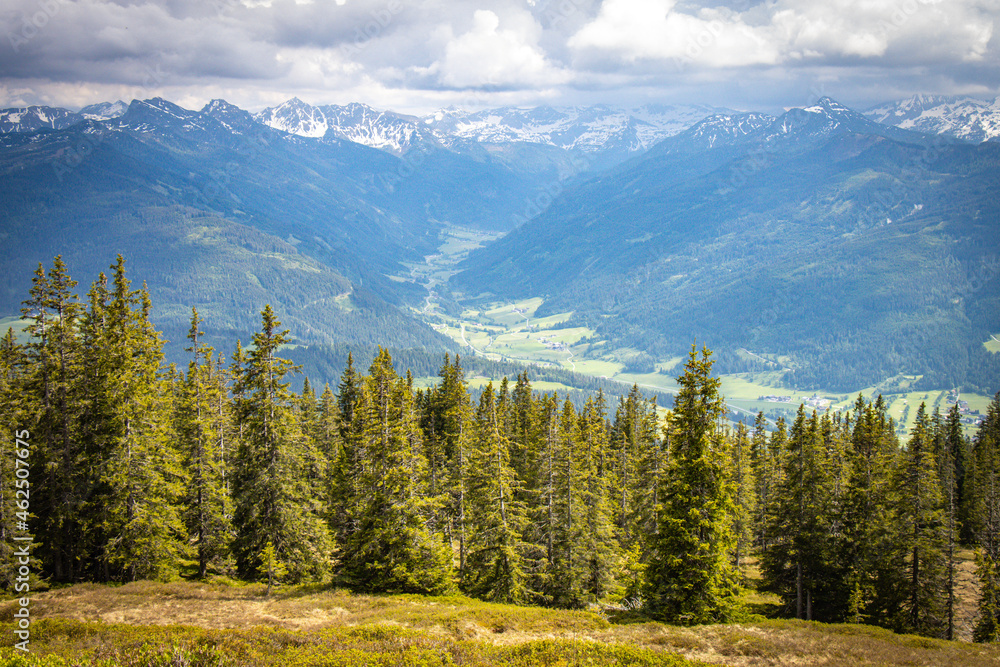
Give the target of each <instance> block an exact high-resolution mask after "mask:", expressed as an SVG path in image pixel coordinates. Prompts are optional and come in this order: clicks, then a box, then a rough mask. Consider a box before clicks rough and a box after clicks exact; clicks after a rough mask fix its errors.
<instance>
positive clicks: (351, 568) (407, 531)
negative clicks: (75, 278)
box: [344, 348, 452, 593]
mask: <svg viewBox="0 0 1000 667" xmlns="http://www.w3.org/2000/svg"><path fill="white" fill-rule="evenodd" d="M414 401H415V398H414V396H413V392H412V390H411V388H410V386H409V384H408V383H407V382H406V381H404V380H402V379H401V378H399V376H398V375H397V374H396V371H395V369H394V368H393V365H392V358H391V357H390V355H389V353H388V352H387V351H385V350H383V349H381V348H379V353H378V356H376V358H375V360H374V361H373V362H372V366H371V368H370V369H369V375H368V376H367V377H365V378H364V381H363V383H362V384H361V387H360V391H359V393H358V398H357V402H356V403H355V405H354V416H353V419H352V421H351V433H350V434H349V436H348V439H349V440H350V441H351V443H352V444H351V447H353V448H355V449H356V455H355V457H354V461H355V465H356V467H355V469H354V470H353V471H352V475H353V477H354V479H355V480H356V482H355V484H356V489H357V495H356V496H355V499H356V502H358V503H359V507H358V508H357V509H356V519H355V521H356V528H355V530H354V531H353V532H352V533H351V534H350V535H349V536H348V539H347V542H346V544H345V548H344V554H345V556H344V576H345V577H346V579H347V581H348V582H349V583H350V584H351V585H352V586H354V587H357V588H360V589H363V590H367V591H379V592H406V593H443V592H447V591H449V590H451V588H452V580H451V577H452V572H451V553H450V551H449V549H448V547H447V545H446V544H445V543H444V542H443V541H442V539H441V538H440V536H438V535H435V534H434V533H433V532H432V531H431V529H430V527H429V526H428V517H429V516H431V515H433V514H434V512H435V509H436V508H435V507H434V504H433V502H429V501H428V498H427V495H426V484H427V459H426V457H425V455H424V451H423V442H422V440H421V438H420V430H419V423H418V419H417V414H416V409H415V405H414Z"/></svg>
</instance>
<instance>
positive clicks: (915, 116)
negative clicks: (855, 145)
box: [864, 95, 1000, 143]
mask: <svg viewBox="0 0 1000 667" xmlns="http://www.w3.org/2000/svg"><path fill="white" fill-rule="evenodd" d="M864 113H865V116H867V117H868V118H870V119H872V120H874V121H876V122H879V123H883V124H885V125H893V126H895V127H899V128H903V129H907V130H916V131H918V132H926V133H928V134H944V135H947V136H951V137H956V138H958V139H964V140H966V141H972V142H975V143H981V142H983V141H991V140H992V141H996V140H1000V97H998V98H995V99H993V100H992V101H990V100H980V99H975V98H972V97H945V96H940V95H914V96H913V97H910V98H908V99H905V100H898V101H895V102H886V103H885V104H881V105H879V106H877V107H873V108H871V109H868V110H867V111H865V112H864Z"/></svg>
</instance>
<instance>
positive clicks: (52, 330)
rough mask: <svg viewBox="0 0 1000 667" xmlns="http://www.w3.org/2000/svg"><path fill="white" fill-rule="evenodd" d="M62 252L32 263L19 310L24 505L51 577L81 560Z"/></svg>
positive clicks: (74, 311) (71, 305)
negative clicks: (48, 264) (31, 476)
mask: <svg viewBox="0 0 1000 667" xmlns="http://www.w3.org/2000/svg"><path fill="white" fill-rule="evenodd" d="M76 284H77V283H76V281H75V280H73V279H72V278H70V276H69V274H68V272H67V270H66V265H65V264H64V263H63V261H62V257H60V256H57V257H56V258H55V259H54V260H53V262H52V268H51V269H49V271H48V274H46V272H45V271H44V269H43V268H42V265H41V264H39V266H38V269H37V270H36V271H35V276H34V278H33V280H32V286H31V290H30V293H29V294H30V296H29V298H28V300H26V301H25V302H24V307H23V308H22V309H21V315H22V319H25V320H27V321H28V322H29V324H28V326H27V328H26V331H27V332H28V333H29V334H30V335H31V338H30V340H29V342H28V343H27V345H26V348H25V354H26V357H27V361H28V368H29V369H30V374H29V375H28V376H27V377H26V378H25V384H24V389H25V391H26V393H27V395H29V396H31V397H32V400H31V401H30V407H31V408H32V412H33V413H34V414H33V419H32V425H31V430H32V431H33V433H34V436H35V443H34V446H33V447H32V458H33V466H32V468H33V470H37V471H38V474H36V484H34V492H35V493H34V494H33V495H34V497H33V499H32V507H33V508H34V512H35V514H36V516H37V517H38V526H37V529H36V533H37V535H38V538H39V541H40V547H39V549H38V554H39V556H40V557H41V559H42V562H43V566H44V567H45V569H46V571H47V572H50V573H51V575H52V577H53V578H54V579H55V580H56V581H63V582H67V581H73V580H74V579H75V578H76V576H77V571H76V570H77V567H78V561H79V560H80V559H81V558H82V557H83V554H82V553H80V551H79V547H80V545H81V544H82V535H81V526H80V524H79V516H80V512H79V510H80V504H81V502H82V500H83V499H82V498H81V497H80V495H79V490H80V488H81V486H82V485H81V484H80V475H81V472H82V471H81V469H80V465H81V461H80V458H81V452H80V449H79V444H78V443H79V439H78V421H79V414H80V392H81V391H84V388H83V386H82V384H81V382H80V375H81V366H80V364H81V358H82V348H81V345H80V338H79V332H78V329H79V325H80V317H81V315H82V310H83V309H82V307H81V305H80V303H79V300H78V297H77V295H76V294H74V293H73V289H74V288H75V287H76Z"/></svg>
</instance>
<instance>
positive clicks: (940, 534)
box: [0, 257, 1000, 660]
mask: <svg viewBox="0 0 1000 667" xmlns="http://www.w3.org/2000/svg"><path fill="white" fill-rule="evenodd" d="M75 285H76V283H75V282H74V281H73V280H72V279H71V278H70V277H69V276H68V274H67V273H66V270H65V266H64V265H63V264H62V262H61V260H60V259H59V258H56V260H55V261H54V263H53V267H52V268H51V269H50V270H48V271H47V272H46V271H45V270H44V269H43V268H39V270H38V271H37V272H36V273H35V276H34V278H33V281H32V288H31V289H30V290H29V298H28V299H27V300H26V301H25V309H24V319H25V321H26V322H27V328H26V331H27V333H28V334H29V336H30V338H29V340H28V342H27V343H26V344H25V345H23V346H22V345H18V344H17V343H16V341H15V339H14V336H13V332H12V331H10V332H8V334H7V335H6V336H5V337H4V338H3V341H2V344H0V399H2V400H0V407H2V409H3V414H2V415H0V416H2V417H3V418H4V419H5V420H7V421H9V422H10V423H16V424H19V425H22V427H23V430H24V431H25V432H30V435H26V436H24V437H23V438H22V439H23V440H25V441H26V442H27V443H28V445H27V449H28V450H29V451H30V456H31V467H30V468H31V472H30V473H29V475H30V483H31V486H32V489H33V490H36V493H34V494H32V504H31V511H32V514H33V516H34V517H36V518H32V519H31V520H30V525H31V526H32V528H33V532H34V535H35V539H36V540H37V542H38V548H37V549H36V550H35V551H34V554H35V556H36V557H37V558H38V562H37V563H35V564H34V571H35V572H36V573H37V574H38V575H39V576H40V577H41V578H43V579H45V580H47V581H48V582H50V583H52V584H55V585H63V584H71V583H74V582H78V581H81V580H82V581H95V582H109V583H110V582H119V583H120V582H135V581H137V580H140V579H157V580H162V581H168V580H171V579H174V578H177V577H178V576H181V574H182V573H183V574H185V575H186V576H189V577H193V578H201V579H203V580H204V579H206V578H208V577H211V576H220V575H221V576H225V577H233V576H238V577H240V578H241V579H243V580H245V581H258V580H264V581H266V587H265V591H266V592H265V595H269V594H271V593H272V592H274V591H277V592H281V591H282V590H289V589H287V586H288V585H289V584H295V583H318V584H320V585H322V586H326V585H329V584H333V585H338V586H344V587H347V588H350V589H351V590H353V591H356V592H359V593H375V592H379V593H409V594H418V595H423V594H432V595H442V594H445V595H447V594H453V593H455V592H456V591H460V592H462V593H464V594H467V595H472V596H475V597H478V598H481V599H483V600H485V601H491V602H517V603H522V604H537V605H541V606H545V607H557V608H566V609H577V610H585V609H594V610H598V609H603V610H605V612H606V613H607V614H609V615H610V614H611V613H612V611H613V612H614V615H615V618H617V619H618V620H621V621H624V620H628V619H632V620H638V619H642V620H647V619H649V618H655V619H661V620H668V621H670V622H673V623H679V624H704V623H711V622H717V621H737V620H749V619H751V618H752V617H751V616H750V615H749V610H750V609H757V610H760V611H766V610H767V609H768V605H773V607H772V608H771V611H772V612H774V613H776V614H778V615H787V616H794V617H796V618H798V619H802V620H818V621H824V622H830V623H839V622H845V621H846V622H850V623H855V624H873V625H879V626H882V627H884V628H887V629H891V630H894V631H897V632H901V633H906V632H917V633H920V634H922V635H925V636H927V637H933V638H954V637H965V638H967V637H968V635H967V628H968V624H967V623H964V622H963V623H960V622H959V621H958V620H957V619H959V618H960V614H959V609H960V605H961V604H963V603H961V601H960V599H959V598H960V596H962V595H971V596H972V597H974V598H975V599H976V600H978V604H979V615H978V620H977V624H976V630H975V633H974V637H975V638H976V639H979V640H992V639H993V638H994V637H995V628H996V627H998V626H1000V620H998V615H997V611H996V610H997V608H998V605H997V604H996V600H997V599H998V598H1000V594H998V593H997V590H996V589H997V586H996V582H997V581H1000V574H997V569H996V566H995V563H997V562H1000V552H998V551H997V545H998V544H1000V521H997V519H996V517H998V516H1000V494H998V493H997V492H996V484H995V480H996V478H997V471H998V461H1000V453H998V452H1000V436H998V429H1000V395H998V397H997V398H995V399H994V401H993V402H992V403H991V404H990V405H989V409H988V411H987V414H986V416H985V421H984V423H983V424H982V426H981V427H980V428H979V429H978V431H977V433H976V435H975V437H974V438H973V439H971V440H970V439H968V438H966V437H965V436H964V435H963V434H962V424H961V413H960V411H959V407H958V405H957V404H955V405H952V406H951V407H950V409H949V410H948V411H947V413H945V412H944V411H943V410H942V409H940V408H928V407H927V406H926V405H924V404H921V405H920V407H919V408H918V409H917V410H916V417H915V423H916V427H915V428H914V430H913V432H912V433H911V434H910V436H909V438H908V439H907V440H906V441H905V443H903V444H902V446H901V443H900V440H899V438H898V435H897V432H896V429H895V428H894V422H893V420H892V419H891V417H890V416H889V415H888V408H887V403H886V402H885V401H884V400H883V398H882V397H881V396H879V397H878V398H876V399H875V400H874V401H869V400H867V399H866V398H865V397H863V396H860V395H859V396H857V397H856V399H855V402H854V404H853V406H852V408H851V409H850V410H849V411H846V412H844V413H834V412H830V411H827V412H823V413H819V412H817V411H811V412H809V411H807V410H806V409H805V407H804V406H800V407H799V409H798V411H797V413H796V417H795V420H794V423H792V424H791V425H790V426H789V425H787V424H786V423H785V421H784V420H781V419H779V420H778V423H777V425H776V426H777V427H776V430H774V431H773V432H772V433H769V432H768V430H767V428H766V421H765V418H764V415H763V414H762V413H758V414H757V415H756V418H755V421H754V429H753V433H752V434H751V433H750V431H749V429H748V428H747V427H745V426H744V425H742V424H739V425H737V427H736V430H735V431H734V430H732V429H731V428H730V427H729V426H728V425H727V424H726V422H725V420H724V419H723V416H724V414H725V408H724V403H723V401H722V397H721V394H720V381H719V380H718V379H717V378H715V377H713V375H712V373H711V371H712V361H711V353H710V352H709V351H708V350H707V348H703V350H702V353H701V356H700V357H699V356H698V355H697V354H696V353H695V350H694V348H692V352H691V354H690V356H689V358H688V360H687V362H686V364H685V365H684V370H683V373H682V374H681V375H680V376H679V377H678V378H677V379H676V385H677V386H678V387H679V390H678V393H677V396H676V398H675V401H674V405H673V407H672V409H671V410H668V411H666V412H665V413H663V412H662V410H661V407H660V406H659V405H658V403H657V400H656V398H652V399H647V398H645V397H644V396H643V395H642V393H641V391H640V390H639V388H638V386H633V387H632V389H631V390H630V391H628V392H627V394H626V395H622V396H620V397H619V398H618V400H617V401H616V402H615V403H612V404H611V405H610V406H609V405H608V403H607V398H606V396H605V395H604V394H603V392H601V391H597V392H596V395H594V394H592V395H590V396H589V397H588V398H587V399H586V401H585V402H584V403H583V405H576V404H574V402H573V401H570V400H568V398H567V397H566V396H559V395H558V394H556V393H539V392H537V391H535V389H534V388H533V386H532V383H531V380H530V378H529V376H528V374H527V373H526V372H521V373H519V374H518V375H517V377H516V380H515V381H514V382H513V383H512V382H510V381H509V379H508V378H506V377H505V378H504V379H503V380H502V381H501V382H500V383H499V384H498V385H496V386H495V385H493V384H492V383H487V385H486V386H485V387H484V388H483V389H482V391H481V392H480V394H479V396H478V400H475V401H473V399H472V396H471V395H470V392H469V384H468V383H467V381H466V379H465V372H464V369H463V367H462V366H461V364H460V361H459V359H457V358H456V359H454V360H453V359H452V358H451V357H450V356H449V355H445V356H444V359H443V363H442V365H441V367H440V370H439V374H438V375H439V378H440V381H439V382H438V383H436V384H434V385H431V386H430V387H428V388H425V389H418V388H416V387H415V386H414V383H413V377H412V374H410V373H407V374H406V375H400V374H399V373H397V371H396V368H395V365H394V361H393V359H392V357H391V354H390V353H389V352H388V351H387V350H384V349H379V351H378V353H377V354H376V356H375V358H374V360H373V361H372V363H371V365H370V366H369V367H368V369H367V372H366V373H362V372H359V371H358V370H356V369H355V367H354V359H353V356H351V355H350V354H349V355H348V358H347V364H346V368H345V369H344V370H343V372H342V373H341V379H340V382H339V383H338V385H337V392H336V394H335V393H334V391H333V390H332V389H331V388H330V387H329V386H326V387H324V389H323V391H322V392H321V393H320V394H319V395H318V396H317V392H316V390H315V389H313V386H312V385H311V384H310V383H309V382H308V381H305V382H303V385H302V389H301V391H299V392H297V393H293V392H292V391H291V390H290V388H289V380H288V378H289V377H290V375H291V374H292V373H293V372H294V371H295V369H294V367H293V364H292V362H290V361H289V360H286V359H284V358H282V356H281V350H282V347H283V345H284V344H285V343H286V342H287V340H288V335H289V332H288V331H287V330H285V329H283V328H282V327H281V324H280V322H279V321H278V320H277V316H276V314H275V313H274V311H273V309H272V308H270V306H266V307H265V308H264V309H263V312H262V313H261V323H260V330H259V331H258V332H256V333H254V334H253V336H252V338H251V342H252V345H251V346H250V347H249V348H247V349H246V350H244V349H243V348H242V347H241V346H239V345H238V346H237V348H236V350H235V351H234V352H233V354H232V358H231V361H230V363H229V365H228V367H227V366H225V365H224V364H223V363H222V361H221V359H219V358H217V357H216V356H215V354H214V350H212V349H211V348H209V347H208V346H206V345H205V344H204V342H203V340H202V335H201V329H200V317H199V315H198V313H197V312H196V311H194V312H192V317H191V324H190V330H189V334H188V340H189V342H190V345H189V347H188V348H187V351H188V353H189V354H190V362H189V364H188V368H187V372H186V373H183V372H180V371H179V370H178V369H177V368H176V366H168V365H166V364H165V363H164V361H163V356H162V346H163V343H162V340H161V338H160V334H159V333H158V332H157V331H156V330H155V329H154V328H153V327H152V325H151V323H150V321H149V314H150V312H151V309H152V303H151V301H150V298H149V296H148V293H147V292H146V291H145V290H144V289H140V290H133V289H131V284H130V281H129V279H128V278H127V277H126V275H125V267H124V261H123V260H122V258H121V257H119V258H118V261H117V262H116V263H115V265H113V266H112V277H111V279H110V280H109V279H107V278H106V277H104V276H103V275H101V276H100V277H99V278H98V280H97V281H95V282H94V283H93V285H92V286H91V288H90V291H89V292H88V298H87V302H86V303H85V304H83V303H80V302H79V300H78V298H77V297H76V295H75V294H74V287H75ZM489 363H495V362H489ZM0 475H2V476H3V483H4V485H5V486H7V487H8V488H9V487H10V486H13V485H14V483H15V479H16V475H15V472H14V470H13V467H12V466H11V465H10V462H9V461H8V463H7V464H6V465H5V466H3V467H0ZM229 507H231V508H232V510H231V511H230V510H229V509H228V508H229ZM24 515H25V512H24V510H23V509H20V510H19V509H18V506H17V504H16V503H15V500H14V498H13V497H11V496H10V495H9V494H8V495H6V496H4V497H2V498H0V532H2V533H4V534H10V533H16V532H17V531H19V530H20V531H22V532H23V530H24V528H23V526H21V527H20V528H18V522H22V521H26V520H27V519H25V518H23V517H24ZM5 548H7V549H9V545H8V546H6V547H5ZM967 549H972V550H975V552H976V557H977V558H978V571H977V579H978V584H977V586H978V591H979V592H977V588H976V587H973V588H972V589H971V593H969V592H968V591H967V590H966V589H964V588H963V586H962V577H961V576H959V575H960V574H961V572H962V562H963V557H961V556H960V553H961V552H962V551H963V550H967ZM9 556H10V554H9V553H8V558H7V559H6V560H0V581H2V582H3V584H4V586H5V587H6V588H8V589H10V588H11V587H12V586H13V583H14V581H15V579H14V577H15V570H14V567H15V565H14V563H15V559H14V558H10V557H9ZM757 567H759V577H760V583H759V584H756V583H754V582H755V581H756V579H757V574H756V572H755V571H754V569H753V568H757ZM748 586H751V587H753V588H756V589H757V590H756V591H755V592H748V591H747V590H745V589H746V588H747V587H748ZM763 593H767V594H771V595H773V596H775V597H773V598H770V599H768V598H766V597H763V596H762V594H763ZM775 600H776V601H777V603H776V604H774V601H775ZM967 602H968V601H966V603H965V604H967ZM537 613H542V612H537ZM135 648H136V650H139V648H138V647H135ZM546 650H547V649H546ZM615 650H617V649H615ZM600 655H603V654H600ZM112 657H113V656H112ZM293 657H294V656H293ZM498 659H500V660H503V659H506V658H504V657H503V655H501V656H500V658H498ZM512 659H513V658H512ZM637 659H639V658H637ZM643 659H645V658H643Z"/></svg>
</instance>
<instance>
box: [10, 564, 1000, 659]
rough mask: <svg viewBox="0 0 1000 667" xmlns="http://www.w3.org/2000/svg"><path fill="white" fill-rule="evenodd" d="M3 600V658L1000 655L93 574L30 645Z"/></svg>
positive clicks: (50, 609)
mask: <svg viewBox="0 0 1000 667" xmlns="http://www.w3.org/2000/svg"><path fill="white" fill-rule="evenodd" d="M13 611H14V602H13V601H7V602H4V603H2V604H0V619H2V621H3V623H2V625H3V629H2V631H0V632H2V635H0V646H2V648H0V666H3V667H8V666H19V665H46V666H48V665H53V666H54V665H64V666H67V667H69V666H75V665H101V666H102V667H118V666H122V667H124V666H128V667H147V666H150V667H151V666H163V667H175V666H176V667H208V666H219V667H229V666H239V665H288V666H293V665H303V666H304V665H328V666H340V665H343V666H345V667H346V666H349V665H370V666H376V665H379V666H381V665H385V666H386V667H388V666H390V665H414V666H416V665H484V666H485V665H524V666H528V665H666V666H670V667H691V666H694V665H705V664H719V665H733V666H742V665H855V666H858V665H927V666H938V665H955V666H961V665H969V666H979V665H1000V647H997V646H990V645H986V646H983V645H974V644H969V643H965V642H944V641H939V640H934V639H927V638H923V637H915V636H910V635H894V634H892V633H890V632H888V631H885V630H882V629H879V628H874V627H869V626H856V625H824V624H821V623H808V622H802V621H791V620H758V621H754V622H749V623H744V624H736V625H708V626H698V627H692V628H682V627H674V626H668V625H663V624H660V623H654V622H649V621H647V620H645V619H643V618H642V617H640V616H638V615H637V614H634V613H629V612H624V611H616V610H594V611H565V610H554V609H543V608H538V607H518V606H513V605H500V604H490V603H485V602H480V601H477V600H472V599H469V598H465V597H462V596H449V597H428V596H412V595H385V596H373V595H357V594H352V593H349V592H347V591H344V590H340V589H324V588H320V587H315V586H313V587H290V588H287V589H284V590H282V591H279V592H277V593H273V594H272V595H271V596H270V597H268V596H266V595H265V589H264V587H263V586H261V585H250V586H231V585H229V584H228V583H223V582H216V583H194V582H175V583H168V584H163V583H153V582H138V583H133V584H127V585H125V586H116V587H112V586H101V585H95V584H81V585H77V586H71V587H68V588H63V589H59V590H53V591H49V592H46V593H42V594H40V595H38V596H37V597H36V598H34V599H33V606H32V618H33V625H32V635H31V649H32V653H31V655H29V656H24V655H23V654H22V653H21V652H19V651H15V650H14V649H13V648H12V646H13V642H14V639H13V634H12V623H11V621H12V618H13V616H12V614H13Z"/></svg>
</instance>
